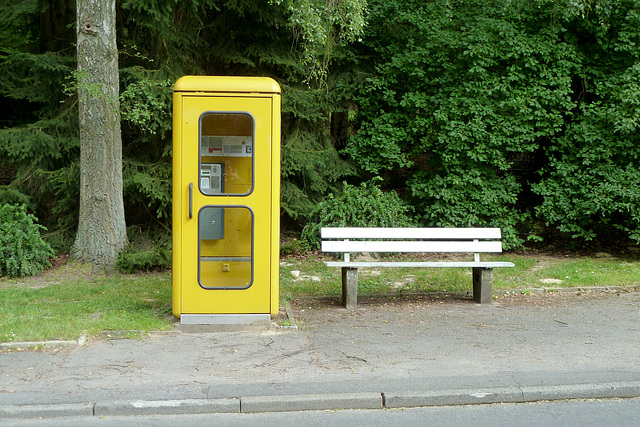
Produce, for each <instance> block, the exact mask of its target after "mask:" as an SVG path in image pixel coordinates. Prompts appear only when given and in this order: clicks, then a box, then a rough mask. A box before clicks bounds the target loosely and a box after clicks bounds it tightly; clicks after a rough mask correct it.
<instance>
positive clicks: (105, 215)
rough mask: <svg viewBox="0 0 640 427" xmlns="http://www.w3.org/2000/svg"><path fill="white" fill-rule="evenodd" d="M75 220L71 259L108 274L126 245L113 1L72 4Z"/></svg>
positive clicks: (81, 1)
mask: <svg viewBox="0 0 640 427" xmlns="http://www.w3.org/2000/svg"><path fill="white" fill-rule="evenodd" d="M76 5H77V9H76V10H77V19H78V28H77V34H78V45H77V49H78V100H79V114H80V217H79V223H78V234H77V235H76V241H75V244H74V255H75V256H76V257H77V258H79V259H81V260H83V261H86V262H89V263H91V264H93V265H94V266H96V267H103V268H105V269H111V268H112V267H113V266H114V265H115V263H116V261H117V258H118V253H119V252H120V251H121V250H122V249H124V247H125V246H126V245H127V243H128V241H127V234H126V225H125V219H124V201H123V196H122V139H121V135H120V112H119V111H120V103H119V75H118V49H117V45H116V30H115V21H116V12H115V0H77V3H76Z"/></svg>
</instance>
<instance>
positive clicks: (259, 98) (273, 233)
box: [172, 76, 280, 324]
mask: <svg viewBox="0 0 640 427" xmlns="http://www.w3.org/2000/svg"><path fill="white" fill-rule="evenodd" d="M173 171H174V175H173V279H172V280H173V313H174V315H175V316H176V317H178V318H179V319H180V321H181V323H187V324H210V323H252V322H254V321H257V320H264V319H267V320H268V319H270V318H271V317H275V316H276V315H277V314H278V311H279V287H278V273H279V264H278V256H279V251H278V248H279V245H278V242H279V197H280V191H279V190H280V187H279V184H280V88H279V86H278V85H277V83H276V82H275V81H273V80H272V79H269V78H258V77H256V78H247V77H203V76H197V77H196V76H188V77H183V78H181V79H180V80H178V81H177V82H176V84H175V86H174V147H173Z"/></svg>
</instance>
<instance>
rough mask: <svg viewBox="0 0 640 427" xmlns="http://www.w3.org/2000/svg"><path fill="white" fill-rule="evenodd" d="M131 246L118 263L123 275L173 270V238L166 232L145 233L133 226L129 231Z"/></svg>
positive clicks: (117, 265) (148, 231)
mask: <svg viewBox="0 0 640 427" xmlns="http://www.w3.org/2000/svg"><path fill="white" fill-rule="evenodd" d="M127 237H128V238H129V246H128V247H127V249H125V250H124V251H122V252H121V253H120V255H119V256H118V261H116V269H118V271H121V272H122V273H135V272H138V271H151V270H167V269H170V268H171V236H170V235H169V234H168V233H164V232H154V231H152V230H146V231H143V230H141V229H140V228H139V227H136V226H133V227H129V228H128V229H127Z"/></svg>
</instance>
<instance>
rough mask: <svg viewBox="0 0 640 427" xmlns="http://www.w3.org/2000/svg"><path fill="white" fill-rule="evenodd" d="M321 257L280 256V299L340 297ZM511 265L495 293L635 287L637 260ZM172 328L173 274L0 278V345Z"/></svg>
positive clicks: (57, 272)
mask: <svg viewBox="0 0 640 427" xmlns="http://www.w3.org/2000/svg"><path fill="white" fill-rule="evenodd" d="M328 259H329V258H328V257H327V256H324V255H319V254H307V255H304V256H290V257H284V258H283V259H282V260H281V266H280V297H281V300H286V299H291V298H297V297H313V296H335V297H337V296H339V295H340V293H341V284H340V283H341V276H340V275H341V272H340V269H339V268H329V267H326V266H324V264H323V263H322V261H323V260H328ZM485 259H486V260H502V261H512V262H514V263H515V265H516V266H515V268H499V269H495V270H494V290H517V291H519V292H523V293H528V292H531V291H534V290H535V289H540V288H546V289H549V290H551V289H553V290H559V289H562V288H587V287H594V286H595V287H612V286H616V287H622V288H627V289H636V288H639V287H640V259H638V258H633V259H631V258H629V259H624V258H615V257H603V258H597V257H591V258H590V257H575V256H549V255H543V254H535V253H534V254H527V255H520V254H503V255H501V256H495V257H483V260H485ZM358 285H359V293H360V294H389V293H403V294H410V293H413V292H416V293H417V292H420V293H424V292H470V291H471V288H472V285H471V271H470V269H461V268H436V269H431V268H380V269H376V268H369V269H362V270H361V271H360V273H359V283H358ZM172 327H173V318H172V316H171V274H170V273H168V272H166V273H149V274H135V275H123V274H117V275H111V276H106V275H94V274H91V273H90V272H89V271H88V270H87V268H86V267H82V266H77V265H74V264H73V263H70V264H67V265H64V266H62V267H58V268H55V269H51V270H49V271H47V272H45V273H43V274H41V275H39V276H36V277H29V278H22V279H7V278H0V342H10V341H27V340H28V341H32V340H51V339H77V338H78V337H79V336H80V335H82V334H86V335H88V336H92V335H98V334H101V333H104V332H105V331H114V332H117V333H118V334H119V335H122V334H124V335H125V336H136V335H139V334H140V333H144V332H147V331H152V330H166V329H170V328H172Z"/></svg>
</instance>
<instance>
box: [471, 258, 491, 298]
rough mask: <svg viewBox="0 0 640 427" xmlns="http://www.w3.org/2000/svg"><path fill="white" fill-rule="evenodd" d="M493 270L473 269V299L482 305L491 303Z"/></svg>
mask: <svg viewBox="0 0 640 427" xmlns="http://www.w3.org/2000/svg"><path fill="white" fill-rule="evenodd" d="M492 286H493V268H480V267H474V268H473V299H474V301H476V302H479V303H480V304H486V303H490V302H491V287H492Z"/></svg>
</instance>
